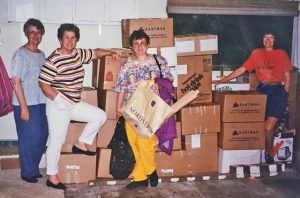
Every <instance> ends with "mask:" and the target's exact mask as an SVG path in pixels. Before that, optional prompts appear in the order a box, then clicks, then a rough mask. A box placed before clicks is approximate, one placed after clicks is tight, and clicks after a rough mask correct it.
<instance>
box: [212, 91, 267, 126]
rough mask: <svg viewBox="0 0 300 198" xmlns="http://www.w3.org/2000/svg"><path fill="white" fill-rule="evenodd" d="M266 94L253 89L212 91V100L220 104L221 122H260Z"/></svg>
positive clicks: (263, 114)
mask: <svg viewBox="0 0 300 198" xmlns="http://www.w3.org/2000/svg"><path fill="white" fill-rule="evenodd" d="M266 101H267V96H266V95H265V94H261V93H258V92H255V91H224V92H219V91H214V102H217V103H219V104H220V105H221V121H223V122H262V121H264V119H265V110H266Z"/></svg>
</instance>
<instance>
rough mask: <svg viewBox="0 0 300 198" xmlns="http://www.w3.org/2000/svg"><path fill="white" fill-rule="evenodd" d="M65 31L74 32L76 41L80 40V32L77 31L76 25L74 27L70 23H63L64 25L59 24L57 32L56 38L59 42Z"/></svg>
mask: <svg viewBox="0 0 300 198" xmlns="http://www.w3.org/2000/svg"><path fill="white" fill-rule="evenodd" d="M65 31H69V32H74V33H75V36H76V39H77V41H79V38H80V30H79V28H78V27H77V26H76V25H74V24H72V23H64V24H61V25H60V27H59V28H58V30H57V38H58V39H59V40H62V38H63V36H64V32H65Z"/></svg>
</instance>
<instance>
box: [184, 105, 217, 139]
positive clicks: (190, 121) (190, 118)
mask: <svg viewBox="0 0 300 198" xmlns="http://www.w3.org/2000/svg"><path fill="white" fill-rule="evenodd" d="M180 120H181V124H182V134H183V135H191V134H198V133H211V132H214V133H215V132H220V130H221V127H220V125H221V123H220V105H218V104H214V103H203V104H201V105H200V104H193V105H188V106H186V107H184V108H182V109H181V110H180Z"/></svg>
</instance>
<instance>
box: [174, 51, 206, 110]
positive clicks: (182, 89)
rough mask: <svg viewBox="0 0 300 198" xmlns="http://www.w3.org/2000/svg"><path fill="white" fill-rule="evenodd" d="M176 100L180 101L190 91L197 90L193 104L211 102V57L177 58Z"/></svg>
mask: <svg viewBox="0 0 300 198" xmlns="http://www.w3.org/2000/svg"><path fill="white" fill-rule="evenodd" d="M177 62H178V70H177V75H178V87H177V98H178V99H180V98H181V97H182V96H183V95H185V94H186V93H187V92H189V91H190V90H199V92H200V93H199V95H198V97H197V98H196V99H195V100H194V101H193V102H192V103H193V104H197V103H203V102H211V101H212V89H211V85H212V57H211V55H207V56H191V57H186V56H185V57H178V60H177Z"/></svg>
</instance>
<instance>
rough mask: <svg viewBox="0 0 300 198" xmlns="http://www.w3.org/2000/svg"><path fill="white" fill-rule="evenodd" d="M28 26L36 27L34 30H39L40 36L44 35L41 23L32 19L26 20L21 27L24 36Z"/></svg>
mask: <svg viewBox="0 0 300 198" xmlns="http://www.w3.org/2000/svg"><path fill="white" fill-rule="evenodd" d="M30 26H34V27H36V29H38V30H40V31H41V33H42V35H44V34H45V28H44V25H43V24H42V22H41V21H40V20H38V19H34V18H30V19H28V20H27V21H26V22H25V24H24V26H23V32H24V33H25V34H26V33H27V32H28V31H29V27H30Z"/></svg>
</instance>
